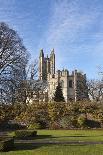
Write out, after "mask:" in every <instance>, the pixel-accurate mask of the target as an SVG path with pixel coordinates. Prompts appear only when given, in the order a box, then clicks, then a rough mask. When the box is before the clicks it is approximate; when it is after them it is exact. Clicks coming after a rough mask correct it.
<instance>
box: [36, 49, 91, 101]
mask: <svg viewBox="0 0 103 155" xmlns="http://www.w3.org/2000/svg"><path fill="white" fill-rule="evenodd" d="M39 80H41V81H44V82H47V84H48V85H47V93H48V100H49V101H51V100H52V99H53V97H54V93H55V90H56V87H57V85H58V83H60V84H61V87H62V91H63V96H64V98H65V101H66V102H68V101H75V102H76V101H78V100H84V99H88V90H87V85H86V74H83V73H81V72H78V71H77V70H74V71H72V73H69V71H68V70H67V69H63V70H62V71H61V70H57V71H55V51H54V49H53V50H52V51H51V53H50V56H48V55H47V56H46V57H45V56H44V52H43V49H41V51H40V56H39Z"/></svg>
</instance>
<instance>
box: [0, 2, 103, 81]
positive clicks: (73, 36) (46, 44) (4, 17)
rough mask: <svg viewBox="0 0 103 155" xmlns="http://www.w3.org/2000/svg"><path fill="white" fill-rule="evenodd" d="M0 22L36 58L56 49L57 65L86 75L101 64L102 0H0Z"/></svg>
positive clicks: (95, 71) (93, 75) (95, 75)
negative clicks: (17, 35)
mask: <svg viewBox="0 0 103 155" xmlns="http://www.w3.org/2000/svg"><path fill="white" fill-rule="evenodd" d="M0 22H5V23H7V24H8V25H9V27H10V28H13V29H14V30H16V31H17V32H18V34H19V36H20V37H21V38H22V39H23V43H24V45H25V47H26V48H27V50H28V51H29V52H30V54H31V60H30V61H33V60H34V59H38V57H39V52H40V49H42V48H43V50H44V53H45V55H47V54H50V52H51V50H52V49H53V48H54V49H55V54H56V69H61V70H62V69H63V68H65V69H68V70H70V71H72V70H74V69H77V70H79V71H82V72H84V73H86V74H87V78H88V79H94V78H98V77H99V75H98V71H99V70H102V68H103V1H102V0H0Z"/></svg>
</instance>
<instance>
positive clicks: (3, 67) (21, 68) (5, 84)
mask: <svg viewBox="0 0 103 155" xmlns="http://www.w3.org/2000/svg"><path fill="white" fill-rule="evenodd" d="M28 57H29V54H28V51H27V50H26V48H25V47H24V45H23V42H22V40H21V39H20V37H19V36H18V34H17V32H16V31H14V30H13V29H11V28H9V26H8V25H6V24H5V23H0V103H4V102H5V103H8V102H11V103H13V102H14V101H15V98H16V94H17V90H18V87H19V86H20V83H21V81H22V80H25V75H26V72H25V68H26V65H27V62H28Z"/></svg>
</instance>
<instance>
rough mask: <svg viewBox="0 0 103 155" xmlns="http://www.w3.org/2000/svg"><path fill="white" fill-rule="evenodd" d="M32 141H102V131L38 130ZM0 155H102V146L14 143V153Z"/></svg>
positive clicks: (0, 154)
mask: <svg viewBox="0 0 103 155" xmlns="http://www.w3.org/2000/svg"><path fill="white" fill-rule="evenodd" d="M37 133H38V136H37V137H36V138H35V139H34V140H33V141H47V140H52V141H54V140H55V141H71V140H73V141H103V130H38V132H37ZM0 155H103V145H102V144H99V145H86V144H84V145H79V144H77V145H54V144H53V145H51V144H50V145H46V144H39V145H36V144H34V143H33V142H32V143H31V142H30V141H29V140H27V141H24V143H21V142H20V143H16V144H15V149H14V151H10V152H4V153H0Z"/></svg>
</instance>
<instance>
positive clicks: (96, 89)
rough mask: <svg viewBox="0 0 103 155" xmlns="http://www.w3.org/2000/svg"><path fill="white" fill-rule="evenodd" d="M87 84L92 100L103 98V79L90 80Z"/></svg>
mask: <svg viewBox="0 0 103 155" xmlns="http://www.w3.org/2000/svg"><path fill="white" fill-rule="evenodd" d="M87 85H88V93H89V96H90V98H91V99H92V100H96V101H100V100H101V99H103V80H90V81H88V83H87Z"/></svg>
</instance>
